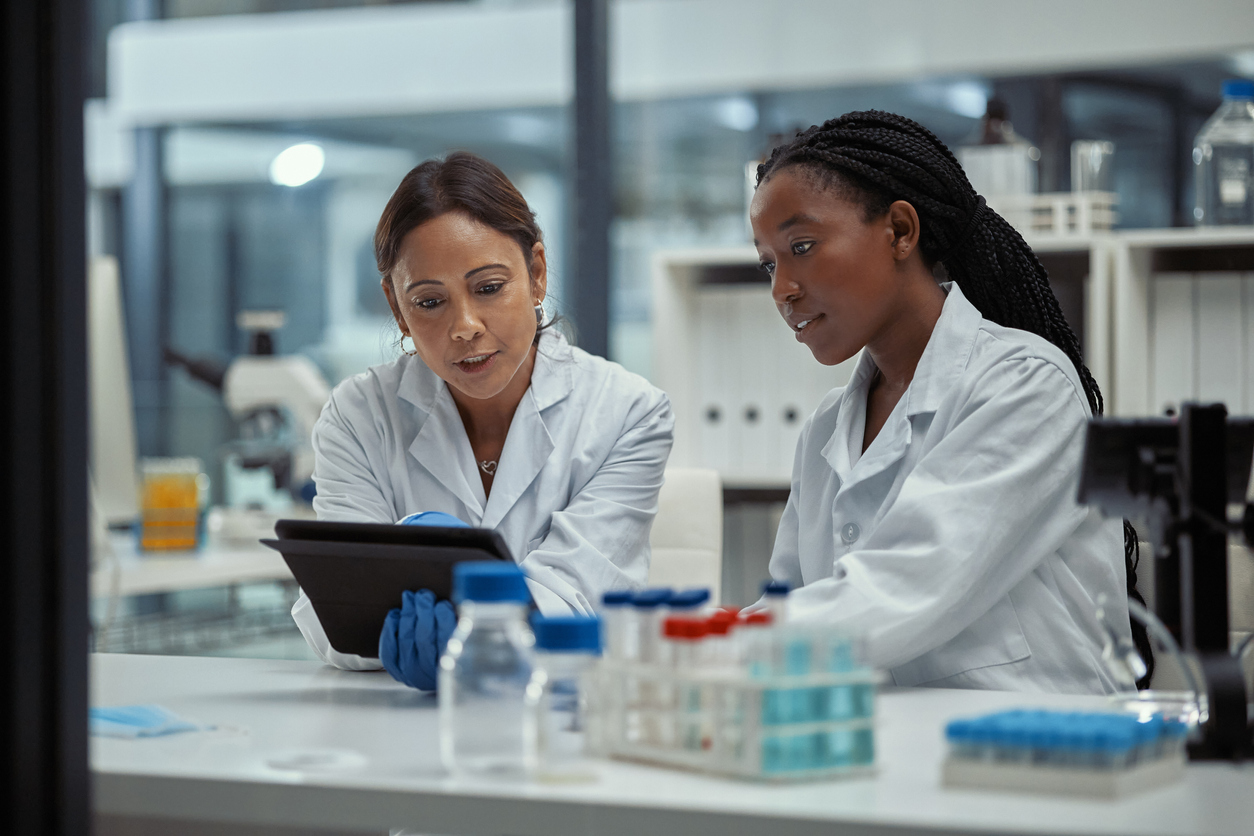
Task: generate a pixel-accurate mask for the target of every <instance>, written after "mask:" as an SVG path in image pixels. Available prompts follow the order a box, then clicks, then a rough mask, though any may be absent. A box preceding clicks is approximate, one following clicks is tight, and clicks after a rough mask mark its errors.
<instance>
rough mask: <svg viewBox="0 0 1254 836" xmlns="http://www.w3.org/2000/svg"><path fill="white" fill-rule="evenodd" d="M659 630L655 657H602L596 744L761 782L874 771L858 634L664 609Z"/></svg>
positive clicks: (868, 676) (868, 681)
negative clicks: (646, 659) (659, 647)
mask: <svg viewBox="0 0 1254 836" xmlns="http://www.w3.org/2000/svg"><path fill="white" fill-rule="evenodd" d="M658 627H659V636H658V644H659V645H660V646H661V650H660V651H659V652H658V653H657V654H656V656H655V657H654V658H653V659H652V660H650V661H645V660H642V659H628V658H623V657H621V656H617V655H615V654H614V653H612V652H611V653H609V654H607V655H606V656H605V657H604V658H603V659H602V660H601V663H600V666H599V671H598V673H597V676H596V678H595V682H596V683H597V692H596V693H597V697H596V699H595V700H594V701H593V704H595V706H596V716H595V722H596V723H597V725H598V726H599V728H600V729H601V734H600V735H599V737H598V738H597V741H596V744H597V746H598V747H599V751H601V752H603V753H605V754H608V755H612V756H615V757H620V758H626V759H631V760H642V761H648V762H652V763H660V764H666V765H672V766H678V767H683V768H688V769H694V770H700V771H704V772H711V773H717V774H724V775H733V776H738V777H744V778H753V779H764V780H783V781H786V780H804V779H809V778H820V777H830V776H835V775H842V774H849V773H856V772H862V771H865V770H867V769H869V768H871V767H872V766H873V764H874V760H875V721H874V710H875V687H876V681H877V674H876V673H875V671H873V670H872V669H870V668H869V667H867V666H866V665H865V663H864V662H863V655H862V652H861V645H860V643H859V642H858V641H857V640H856V638H855V637H849V636H844V635H840V634H837V633H833V632H832V631H830V630H828V629H824V628H819V627H806V626H802V625H797V624H784V625H774V624H772V618H771V615H770V614H769V613H766V612H755V613H752V614H748V615H746V616H745V617H744V618H743V619H740V618H739V617H738V616H737V614H736V613H734V612H733V611H729V610H719V611H715V612H713V613H698V614H693V613H682V612H681V613H673V612H672V613H671V614H669V615H668V616H667V617H666V618H665V619H663V620H662V621H661V622H660V624H659V625H658Z"/></svg>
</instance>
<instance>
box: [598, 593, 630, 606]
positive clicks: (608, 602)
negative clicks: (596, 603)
mask: <svg viewBox="0 0 1254 836" xmlns="http://www.w3.org/2000/svg"><path fill="white" fill-rule="evenodd" d="M633 594H634V593H633V592H632V591H631V590H630V589H614V590H611V591H609V592H607V593H605V594H604V595H602V596H601V603H602V604H604V605H605V606H607V607H621V606H624V605H626V604H630V603H631V597H632V595H633Z"/></svg>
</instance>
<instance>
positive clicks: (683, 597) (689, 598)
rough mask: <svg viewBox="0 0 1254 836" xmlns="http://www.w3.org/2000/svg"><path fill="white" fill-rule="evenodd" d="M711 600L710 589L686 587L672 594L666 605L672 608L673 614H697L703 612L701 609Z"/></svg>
mask: <svg viewBox="0 0 1254 836" xmlns="http://www.w3.org/2000/svg"><path fill="white" fill-rule="evenodd" d="M709 600H710V590H708V589H685V590H684V591H682V592H676V593H675V594H673V595H671V598H670V600H669V601H667V602H666V606H667V608H668V609H670V612H671V615H682V616H697V615H700V614H701V613H700V609H701V608H702V607H704V606H705V605H706V603H707V602H709Z"/></svg>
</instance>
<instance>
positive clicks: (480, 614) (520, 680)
mask: <svg viewBox="0 0 1254 836" xmlns="http://www.w3.org/2000/svg"><path fill="white" fill-rule="evenodd" d="M453 589H454V598H455V599H456V600H457V601H458V602H459V603H458V619H457V629H456V630H454V631H453V635H452V637H451V638H449V641H448V647H447V648H446V650H445V652H444V655H443V656H442V657H441V658H440V674H439V704H440V757H441V759H442V760H443V762H444V766H445V768H446V769H448V770H449V771H450V772H452V773H454V774H470V775H508V776H522V775H526V774H529V773H530V772H531V771H532V770H533V769H534V766H535V729H534V727H533V726H531V725H530V724H529V722H528V717H527V712H526V705H525V703H526V694H527V685H528V683H529V682H530V681H531V673H532V657H533V654H532V646H533V645H534V643H535V637H534V635H533V634H532V632H531V627H530V626H529V625H528V624H527V611H528V606H529V604H530V601H531V594H530V593H529V592H528V590H527V583H526V578H525V576H524V575H523V572H522V570H521V569H519V568H518V566H517V565H515V564H513V563H504V562H501V561H484V562H464V563H458V564H457V565H456V566H454V567H453Z"/></svg>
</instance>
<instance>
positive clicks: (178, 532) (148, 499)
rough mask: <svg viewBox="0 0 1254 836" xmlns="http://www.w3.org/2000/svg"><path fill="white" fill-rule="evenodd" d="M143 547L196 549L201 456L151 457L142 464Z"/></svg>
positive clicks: (151, 548) (141, 536) (153, 548)
mask: <svg viewBox="0 0 1254 836" xmlns="http://www.w3.org/2000/svg"><path fill="white" fill-rule="evenodd" d="M142 469H143V477H144V482H143V495H142V502H141V517H142V521H143V527H142V529H141V531H140V539H139V543H140V548H142V549H144V550H145V551H165V550H187V549H194V548H196V545H197V543H198V541H199V538H198V532H197V523H198V520H199V514H200V482H201V479H202V474H201V471H200V460H199V459H190V458H188V459H148V460H146V461H144V463H143V465H142Z"/></svg>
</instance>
